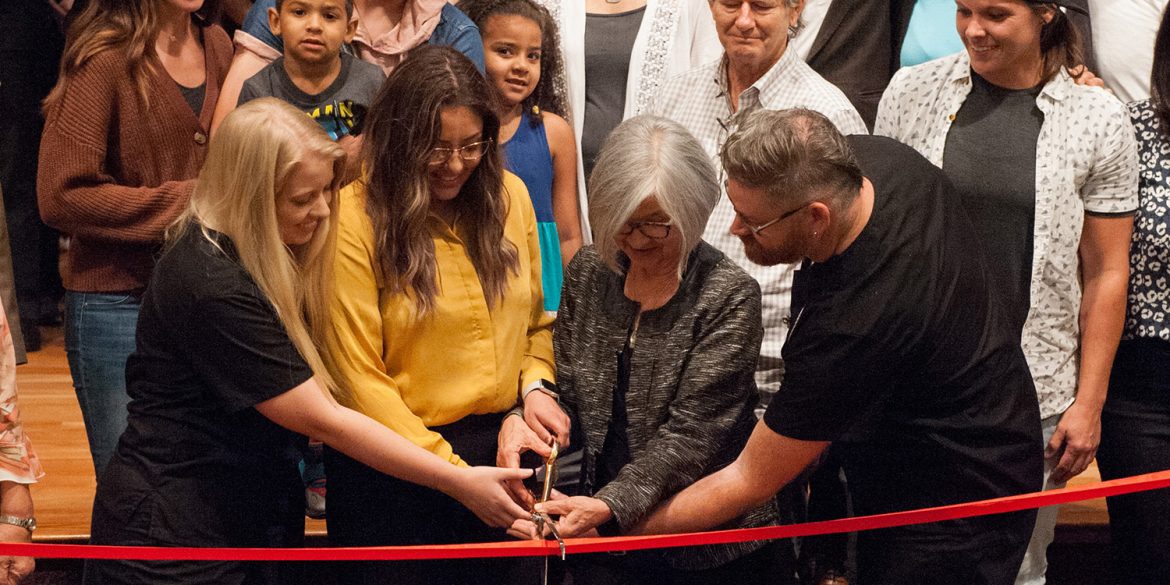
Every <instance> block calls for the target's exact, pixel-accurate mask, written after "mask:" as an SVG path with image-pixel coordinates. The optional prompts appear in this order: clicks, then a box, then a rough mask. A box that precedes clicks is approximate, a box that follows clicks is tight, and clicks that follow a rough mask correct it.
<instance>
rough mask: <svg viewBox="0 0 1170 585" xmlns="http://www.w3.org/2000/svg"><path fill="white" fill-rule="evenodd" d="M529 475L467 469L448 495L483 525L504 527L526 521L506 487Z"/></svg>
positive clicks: (496, 469) (521, 471) (529, 472)
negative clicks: (521, 520) (465, 507)
mask: <svg viewBox="0 0 1170 585" xmlns="http://www.w3.org/2000/svg"><path fill="white" fill-rule="evenodd" d="M509 418H512V417H509ZM531 476H532V470H531V469H501V468H499V467H468V468H464V469H463V470H462V472H461V473H459V474H458V476H457V480H456V483H455V485H453V486H451V487H450V491H449V492H448V495H450V496H451V497H453V498H455V499H456V500H459V502H460V503H462V504H463V505H464V506H467V508H468V509H469V510H471V511H472V512H473V513H475V515H476V516H477V517H479V519H480V520H483V522H484V524H487V525H488V526H493V527H496V528H508V527H510V526H512V523H513V522H514V521H516V520H517V519H520V518H529V517H531V514H530V513H529V512H528V511H527V510H525V509H524V508H521V507H520V505H519V504H517V503H516V502H515V501H514V500H513V499H512V495H511V493H510V491H509V490H508V488H507V484H508V483H509V482H516V483H521V482H523V481H524V480H525V479H527V478H529V477H531ZM521 485H523V484H522V483H521Z"/></svg>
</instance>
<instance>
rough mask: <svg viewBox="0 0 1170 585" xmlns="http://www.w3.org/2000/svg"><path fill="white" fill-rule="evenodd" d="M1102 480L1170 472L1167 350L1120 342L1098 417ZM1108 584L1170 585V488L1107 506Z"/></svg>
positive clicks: (1153, 342)
mask: <svg viewBox="0 0 1170 585" xmlns="http://www.w3.org/2000/svg"><path fill="white" fill-rule="evenodd" d="M1097 465H1098V467H1099V469H1100V470H1101V479H1105V480H1109V479H1117V478H1120V477H1128V476H1131V475H1140V474H1143V473H1153V472H1156V471H1166V470H1167V469H1170V342H1167V341H1162V340H1159V339H1137V340H1132V341H1122V342H1121V345H1120V346H1119V347H1118V348H1117V358H1116V359H1115V360H1114V362H1113V373H1112V377H1111V378H1110V380H1109V396H1108V398H1107V399H1106V400H1105V409H1104V411H1103V412H1102V414H1101V446H1100V448H1099V449H1098V450H1097ZM1105 501H1106V504H1107V505H1108V506H1109V530H1110V533H1111V536H1112V539H1111V541H1112V544H1111V547H1110V548H1111V551H1112V552H1111V556H1112V563H1111V564H1112V571H1111V572H1112V581H1110V582H1111V583H1118V584H1126V585H1129V584H1131V583H1170V488H1167V489H1160V490H1155V491H1149V492H1141V493H1136V494H1127V495H1124V496H1114V497H1111V498H1106V499H1105Z"/></svg>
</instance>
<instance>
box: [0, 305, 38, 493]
mask: <svg viewBox="0 0 1170 585" xmlns="http://www.w3.org/2000/svg"><path fill="white" fill-rule="evenodd" d="M44 474H45V472H44V471H43V470H41V462H40V460H39V459H37V454H36V451H33V448H32V443H30V442H29V440H28V435H26V434H24V426H22V425H21V424H20V407H19V406H18V405H17V403H16V354H15V353H14V352H13V350H12V330H11V329H9V327H8V317H7V316H6V315H5V313H4V309H3V307H0V481H14V482H16V483H36V481H37V478H39V477H41V476H42V475H44Z"/></svg>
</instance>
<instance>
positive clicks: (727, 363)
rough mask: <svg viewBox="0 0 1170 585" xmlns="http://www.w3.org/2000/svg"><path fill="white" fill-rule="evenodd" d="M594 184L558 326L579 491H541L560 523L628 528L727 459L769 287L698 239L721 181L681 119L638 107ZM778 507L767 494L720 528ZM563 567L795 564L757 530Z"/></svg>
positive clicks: (750, 403) (751, 419)
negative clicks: (711, 542) (748, 536)
mask: <svg viewBox="0 0 1170 585" xmlns="http://www.w3.org/2000/svg"><path fill="white" fill-rule="evenodd" d="M589 187H590V198H589V219H590V221H591V223H592V225H593V229H594V234H595V236H596V239H595V243H594V244H593V245H591V246H587V247H585V248H582V249H581V251H580V252H579V253H578V254H577V255H576V256H575V257H574V258H573V261H572V262H571V263H570V264H569V267H568V270H567V272H566V274H565V285H564V290H563V292H562V296H561V299H562V300H561V308H560V312H559V313H558V317H557V326H556V330H555V332H554V338H553V339H554V341H553V346H554V351H555V355H556V364H557V381H558V384H559V387H560V393H561V400H562V402H563V404H564V405H565V406H566V407H567V408H568V409H569V410H570V411H572V412H574V413H575V414H576V416H577V418H578V420H579V424H580V427H581V430H582V432H583V435H584V464H583V470H582V478H581V482H582V486H581V487H582V493H584V494H586V496H578V497H573V498H567V499H562V500H554V501H553V502H550V503H548V504H546V506H547V510H548V511H549V512H551V513H555V514H560V515H561V518H560V521H559V523H558V526H559V527H560V533H561V534H562V536H573V535H580V534H585V533H592V531H593V530H594V529H596V530H597V531H598V532H600V533H601V534H615V533H620V532H622V531H624V530H628V529H630V528H632V527H633V526H634V525H635V524H637V523H638V522H639V521H640V520H641V519H642V518H643V517H644V516H645V515H646V513H647V512H649V511H650V510H652V509H653V508H654V507H655V506H657V505H658V504H659V503H660V502H662V501H663V500H666V499H667V498H669V497H670V496H672V495H674V494H675V493H676V492H678V491H679V490H681V489H683V488H684V487H686V486H688V485H690V484H691V483H693V482H694V481H696V480H697V479H699V478H700V477H703V476H704V475H706V474H708V473H711V472H712V471H715V470H716V469H719V468H721V467H723V466H725V465H727V464H728V463H730V462H731V461H732V460H733V459H734V458H735V455H736V453H738V452H739V450H740V449H741V448H742V447H743V445H744V444H745V443H746V441H747V438H748V435H749V434H750V432H751V429H752V427H753V425H754V423H755V415H754V414H753V409H754V408H755V406H756V404H757V402H758V400H759V396H758V391H757V389H756V384H755V380H754V378H753V374H754V372H755V367H756V360H757V358H758V356H759V349H760V340H761V338H762V336H763V327H762V325H761V321H760V287H759V285H757V284H756V282H755V281H754V280H753V279H752V278H751V277H750V276H748V275H747V273H745V272H744V271H743V270H742V269H740V268H739V267H738V266H736V265H735V263H734V262H732V261H731V260H729V259H728V258H727V257H726V256H724V255H723V253H721V252H719V251H718V250H716V249H715V248H713V247H712V246H711V245H709V244H707V243H706V242H704V241H702V240H701V239H700V238H701V237H702V234H703V228H704V226H705V225H706V223H707V218H708V216H709V215H710V214H711V209H712V208H713V207H714V206H715V202H716V201H717V200H718V199H719V196H720V190H719V184H718V182H717V179H716V172H715V169H714V167H713V166H712V163H711V159H710V157H708V156H707V155H706V154H705V153H704V152H703V148H702V147H701V146H700V145H699V143H698V142H697V141H696V140H695V139H694V138H693V137H692V136H691V135H690V134H689V133H687V131H686V130H685V129H683V127H682V126H680V125H678V124H677V123H675V122H672V121H669V120H667V119H665V118H658V117H652V116H638V117H635V118H631V119H629V120H627V121H625V122H624V123H622V124H621V125H619V126H618V127H617V128H616V129H615V130H614V132H613V134H612V135H611V136H610V137H609V139H608V140H607V141H606V143H605V146H604V147H603V148H602V150H601V154H600V156H599V157H598V161H597V166H596V167H595V168H594V171H593V175H592V177H591V178H590V184H589ZM775 518H776V516H775V510H774V507H773V506H772V505H771V504H769V505H767V506H762V507H760V508H758V509H755V510H752V511H751V512H749V513H747V514H745V515H744V516H742V517H740V518H738V519H737V520H735V521H733V522H731V523H729V524H728V526H726V527H727V528H734V527H752V526H763V525H767V524H771V523H774V521H775ZM530 531H531V526H530V525H528V524H527V523H526V521H518V523H517V524H516V525H514V527H513V532H514V533H530ZM570 561H572V559H570ZM569 570H570V571H571V572H572V573H573V579H574V583H577V584H579V585H588V584H590V583H607V584H608V583H649V582H654V583H716V582H721V581H730V582H736V583H763V582H768V583H782V582H784V581H783V580H782V579H781V578H780V576H782V575H791V574H792V571H791V567H789V566H785V563H784V562H783V560H782V559H781V557H780V555H779V553H778V548H777V547H776V545H775V544H774V543H769V544H765V543H764V542H749V543H741V544H729V545H719V546H707V547H696V548H681V549H671V550H665V551H645V552H636V553H630V554H627V555H623V556H612V555H583V556H581V557H578V560H577V561H576V562H570V566H569Z"/></svg>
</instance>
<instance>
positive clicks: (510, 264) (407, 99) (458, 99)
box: [362, 45, 520, 318]
mask: <svg viewBox="0 0 1170 585" xmlns="http://www.w3.org/2000/svg"><path fill="white" fill-rule="evenodd" d="M458 107H464V108H467V109H469V110H471V111H472V112H473V113H474V114H475V115H476V116H478V117H479V118H480V119H481V120H482V121H483V134H482V135H481V137H480V138H481V140H485V141H487V142H488V145H487V148H486V149H485V152H484V155H483V158H481V159H480V161H479V164H478V165H477V166H476V168H475V170H474V171H473V172H472V173H471V176H470V177H469V178H468V179H467V182H466V183H464V184H463V188H462V189H461V190H460V191H459V195H458V196H457V197H456V198H455V200H454V201H453V202H452V203H453V204H454V206H455V209H456V213H457V215H458V218H459V220H458V230H459V233H460V236H461V237H462V238H463V240H464V242H465V243H466V245H467V254H468V256H470V257H471V263H472V265H473V266H475V271H476V274H477V275H478V277H479V283H480V286H482V287H483V292H484V297H486V299H487V303H488V307H489V308H493V307H495V306H497V305H498V304H499V303H500V301H502V300H503V298H504V294H505V293H506V292H507V287H508V275H509V273H511V274H518V273H519V270H520V257H519V251H518V250H517V248H516V245H515V244H513V243H512V242H510V241H508V239H507V238H505V237H504V222H505V221H506V219H507V216H508V200H507V197H506V195H505V193H504V165H503V162H502V160H501V157H500V150H499V134H500V119H499V117H497V116H496V110H495V101H494V100H493V98H492V93H491V88H489V87H488V82H487V80H486V79H485V78H484V76H483V75H482V74H480V72H479V70H478V69H476V68H475V65H474V64H472V62H471V60H469V59H468V58H467V57H466V56H464V55H463V54H462V53H460V52H459V51H456V50H455V49H452V48H451V47H448V46H438V45H423V46H421V47H419V48H417V49H414V50H413V51H411V53H410V58H409V59H406V60H405V61H403V62H402V64H401V65H399V66H398V67H395V68H394V71H393V73H391V74H390V77H389V78H388V79H387V80H386V82H385V83H384V84H382V89H381V90H380V91H379V92H378V95H377V97H375V98H374V101H373V103H372V104H370V111H369V113H368V114H367V115H366V116H367V117H366V122H365V132H364V135H365V140H364V145H363V152H362V162H363V163H364V166H365V169H366V177H365V178H364V182H365V187H366V212H367V213H368V214H369V216H370V221H371V223H373V227H374V243H375V246H376V252H377V253H376V255H375V257H376V258H377V260H376V261H377V262H378V264H379V265H378V267H377V268H378V270H379V272H380V277H381V278H382V279H383V283H382V284H384V286H386V287H387V289H388V290H389V291H390V292H391V293H395V294H398V293H401V294H406V295H409V296H410V297H411V298H412V300H413V301H414V304H415V308H416V310H417V314H418V317H419V318H422V317H425V316H426V315H428V314H429V313H430V312H431V311H432V310H433V309H434V308H435V298H436V297H437V296H438V295H439V280H438V269H437V266H436V261H435V244H434V241H433V240H432V239H431V231H430V228H429V227H428V225H427V224H428V222H430V221H431V220H430V215H431V200H432V196H431V188H430V181H429V179H428V175H429V167H428V164H427V160H428V158H429V157H430V154H431V149H433V148H436V147H437V146H439V136H440V135H441V133H442V127H441V126H442V124H441V121H442V118H441V115H440V114H441V112H442V110H444V109H447V108H458Z"/></svg>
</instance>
